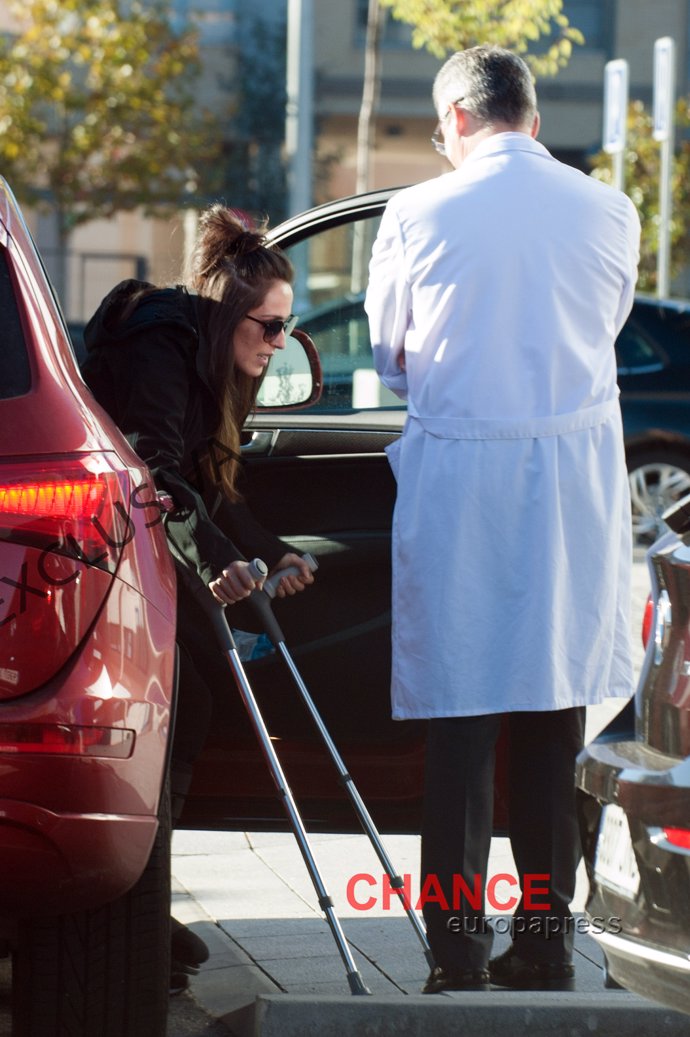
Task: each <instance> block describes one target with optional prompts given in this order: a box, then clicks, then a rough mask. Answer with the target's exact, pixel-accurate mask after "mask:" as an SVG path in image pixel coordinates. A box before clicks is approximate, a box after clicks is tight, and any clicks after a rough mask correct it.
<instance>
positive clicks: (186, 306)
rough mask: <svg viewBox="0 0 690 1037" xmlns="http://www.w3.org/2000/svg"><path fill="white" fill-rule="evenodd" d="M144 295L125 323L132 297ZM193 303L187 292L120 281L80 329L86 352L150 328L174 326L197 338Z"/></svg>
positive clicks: (131, 280)
mask: <svg viewBox="0 0 690 1037" xmlns="http://www.w3.org/2000/svg"><path fill="white" fill-rule="evenodd" d="M139 292H146V294H145V295H143V296H142V298H141V300H140V302H139V303H138V305H137V306H136V308H135V309H134V310H133V312H132V313H130V315H129V317H127V319H126V320H123V319H122V315H123V312H124V310H125V308H126V307H127V306H128V305H129V303H130V302H131V300H132V297H133V296H134V295H136V294H138V293H139ZM195 318H196V314H195V312H194V301H193V296H191V295H190V294H189V293H188V292H187V289H186V288H185V287H184V286H182V285H178V286H177V287H175V288H156V286H155V285H153V284H149V283H148V282H147V281H136V280H134V279H133V278H130V279H129V280H128V281H121V282H120V284H118V285H116V286H115V287H114V288H113V289H112V291H111V292H109V293H108V295H106V297H105V298H104V299H103V301H102V302H101V304H100V306H99V307H98V309H97V310H96V312H95V313H94V315H93V316H92V317H91V319H90V320H89V322H88V324H87V325H86V328H85V329H84V342H85V344H86V349H87V350H88V351H89V352H91V351H92V350H94V349H100V348H101V347H102V346H106V345H108V344H109V343H114V342H122V341H123V340H124V339H127V338H129V337H130V336H131V335H136V334H138V333H139V332H140V331H142V330H144V329H146V328H147V327H150V326H152V325H153V326H160V325H161V324H175V325H179V326H180V328H184V329H185V330H187V331H188V332H190V333H191V334H192V335H193V336H194V337H198V329H197V326H196V319H195Z"/></svg>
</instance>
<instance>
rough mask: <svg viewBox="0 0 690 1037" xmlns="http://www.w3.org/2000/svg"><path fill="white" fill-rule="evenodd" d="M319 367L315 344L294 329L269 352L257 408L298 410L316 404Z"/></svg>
mask: <svg viewBox="0 0 690 1037" xmlns="http://www.w3.org/2000/svg"><path fill="white" fill-rule="evenodd" d="M322 391H323V370H322V368H321V360H320V359H319V354H318V352H317V350H316V346H315V345H314V343H313V342H312V340H311V339H310V337H309V335H307V333H306V331H300V330H299V329H298V328H296V329H295V330H294V331H293V332H292V334H291V335H290V336H289V338H288V339H286V342H285V348H284V349H278V350H276V352H275V353H274V355H273V358H272V359H271V362H270V364H269V365H268V370H267V372H266V374H265V375H264V379H263V381H262V383H261V388H260V389H259V394H258V396H257V398H256V407H257V409H258V410H262V411H263V410H293V409H294V410H298V409H300V408H302V407H310V406H311V405H312V404H313V403H318V401H319V400H320V399H321V393H322Z"/></svg>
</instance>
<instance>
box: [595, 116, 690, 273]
mask: <svg viewBox="0 0 690 1037" xmlns="http://www.w3.org/2000/svg"><path fill="white" fill-rule="evenodd" d="M653 124H654V118H653V115H652V113H651V112H649V111H647V109H646V108H645V106H644V104H643V103H642V101H632V102H631V103H630V105H629V107H628V119H627V137H626V148H625V157H624V163H623V168H624V188H625V190H626V191H627V192H628V194H629V195H630V197H631V199H632V200H633V202H634V203H635V206H636V208H637V211H638V213H639V215H640V222H641V224H642V241H641V245H640V266H639V276H638V282H637V286H638V288H639V289H640V290H641V291H645V292H652V291H654V290H655V289H656V281H657V254H658V243H659V171H660V164H661V149H660V146H659V144H658V142H657V141H655V140H654V138H653V136H652V128H653ZM689 125H690V98H688V97H686V98H681V99H680V100H679V101H678V104H677V107H676V126H677V127H678V128H679V129H681V130H682V129H686V128H687V127H688V126H689ZM592 175H593V176H595V177H596V178H597V179H598V180H603V181H604V182H605V183H612V181H613V167H612V161H611V156H610V155H607V154H606V152H604V151H600V152H598V153H597V154H596V155H595V156H594V158H593V159H592ZM671 196H672V198H673V203H672V211H671V226H670V232H671V276H673V275H675V274H677V273H678V272H679V271H680V269H681V267H682V266H684V265H685V262H686V260H687V255H688V248H689V246H690V241H689V239H688V229H687V228H688V227H689V226H690V140H688V139H686V138H683V139H682V140H681V141H680V144H679V146H678V147H677V148H676V151H675V154H674V157H673V165H672V173H671Z"/></svg>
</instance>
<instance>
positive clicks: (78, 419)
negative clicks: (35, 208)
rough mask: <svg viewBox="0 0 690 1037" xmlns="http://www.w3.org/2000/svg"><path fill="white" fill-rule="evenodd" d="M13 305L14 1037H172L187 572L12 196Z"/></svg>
mask: <svg viewBox="0 0 690 1037" xmlns="http://www.w3.org/2000/svg"><path fill="white" fill-rule="evenodd" d="M0 297H1V302H0V307H1V309H2V313H3V325H4V327H5V332H4V335H3V337H4V342H3V347H2V352H0V414H1V419H0V927H1V931H0V936H1V937H2V939H3V941H4V942H3V947H4V948H5V949H6V950H11V952H12V956H13V989H14V1002H15V1005H14V1013H15V1019H14V1031H13V1032H14V1033H16V1034H31V1035H32V1037H33V1035H38V1034H43V1035H48V1034H52V1033H57V1032H58V1019H59V1013H60V1010H61V1009H60V1006H61V1005H63V1004H65V1003H66V1002H67V1001H69V1004H70V1011H72V1012H73V1013H74V1014H75V1017H76V1018H77V1019H78V1020H79V1022H78V1024H77V1026H78V1028H77V1029H75V1030H74V1032H75V1033H80V1034H81V1033H84V1034H87V1033H93V1034H113V1035H115V1034H117V1035H118V1037H121V1035H124V1034H142V1035H143V1034H145V1033H146V1034H159V1033H160V1034H162V1033H164V1029H163V1028H161V1022H160V1020H161V1019H162V1020H163V1023H162V1026H163V1027H164V1020H165V1012H166V1002H167V996H168V989H167V973H166V972H165V969H164V970H163V972H162V971H161V966H160V963H161V960H162V961H163V962H166V961H167V956H168V955H169V937H168V934H167V920H168V918H169V912H170V891H169V868H168V867H167V861H168V857H169V837H170V829H169V817H168V803H167V799H166V795H165V791H164V789H165V783H164V775H165V773H166V759H167V752H168V742H169V737H168V736H169V732H170V716H171V701H172V695H173V687H174V678H175V672H174V671H175V574H174V569H173V565H172V562H171V559H170V555H169V552H168V550H167V545H166V542H165V536H164V532H163V528H162V525H161V523H160V510H159V507H158V505H157V501H156V496H155V493H154V492H153V489H152V483H151V477H150V475H149V474H148V472H147V470H146V469H145V467H144V466H143V465H142V463H141V461H140V460H139V459H138V458H137V457H136V456H135V455H134V454H133V453H132V451H131V450H130V449H129V447H128V445H127V443H126V441H125V440H124V438H123V437H122V436H121V435H120V434H119V433H118V431H117V429H116V428H115V427H114V426H113V424H112V422H111V421H110V419H109V418H108V417H107V416H106V415H105V414H104V412H102V411H101V410H99V408H98V407H97V406H96V405H95V403H94V401H93V398H92V397H91V396H90V394H89V393H88V391H87V390H86V388H85V386H84V383H83V381H82V380H81V377H80V375H79V370H78V367H77V365H76V361H75V359H74V355H73V352H72V348H71V345H70V342H69V338H68V335H67V332H66V330H65V325H64V321H63V319H62V316H61V313H60V310H59V307H58V305H57V303H56V301H55V298H54V295H53V293H52V290H51V288H50V285H49V283H48V281H47V278H46V275H45V272H44V270H43V267H42V265H41V262H40V259H39V257H38V255H37V253H36V250H35V248H34V246H33V244H32V241H31V237H30V235H29V233H28V230H27V228H26V226H25V223H24V221H23V218H22V216H21V213H20V212H19V210H18V208H17V205H16V203H15V201H14V198H13V196H12V194H11V192H10V190H9V188H8V187H7V185H6V184H5V182H4V181H1V180H0ZM96 963H98V967H97V968H96V967H95V964H96ZM75 982H76V984H77V987H81V988H82V989H83V990H88V997H87V996H86V995H84V996H80V995H77V996H73V995H72V993H71V988H72V987H73V985H74V984H75ZM59 1032H63V1030H62V1029H60V1030H59ZM70 1032H72V1031H70Z"/></svg>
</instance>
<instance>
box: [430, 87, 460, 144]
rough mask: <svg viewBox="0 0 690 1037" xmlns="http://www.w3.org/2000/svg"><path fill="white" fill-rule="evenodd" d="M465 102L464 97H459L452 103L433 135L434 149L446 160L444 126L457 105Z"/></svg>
mask: <svg viewBox="0 0 690 1037" xmlns="http://www.w3.org/2000/svg"><path fill="white" fill-rule="evenodd" d="M464 100H465V98H464V97H458V99H457V101H451V103H450V104H449V105H448V111H447V112H446V114H445V115H444V116H443V118H442V119H441V121H440V122H439V124H438V125H437V127H436V129H435V130H434V132H433V133H432V134H431V143H432V145H433V147H434V148H435V150H436V151H438V153H439V155H443V157H444V158H445V157H446V142H445V140H444V139H443V124H444V122H445V121H446V119H447V118H448V116H449V115H450V113H451V111H452V110H453V108H455V106H456V104H460V102H461V101H464Z"/></svg>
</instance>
